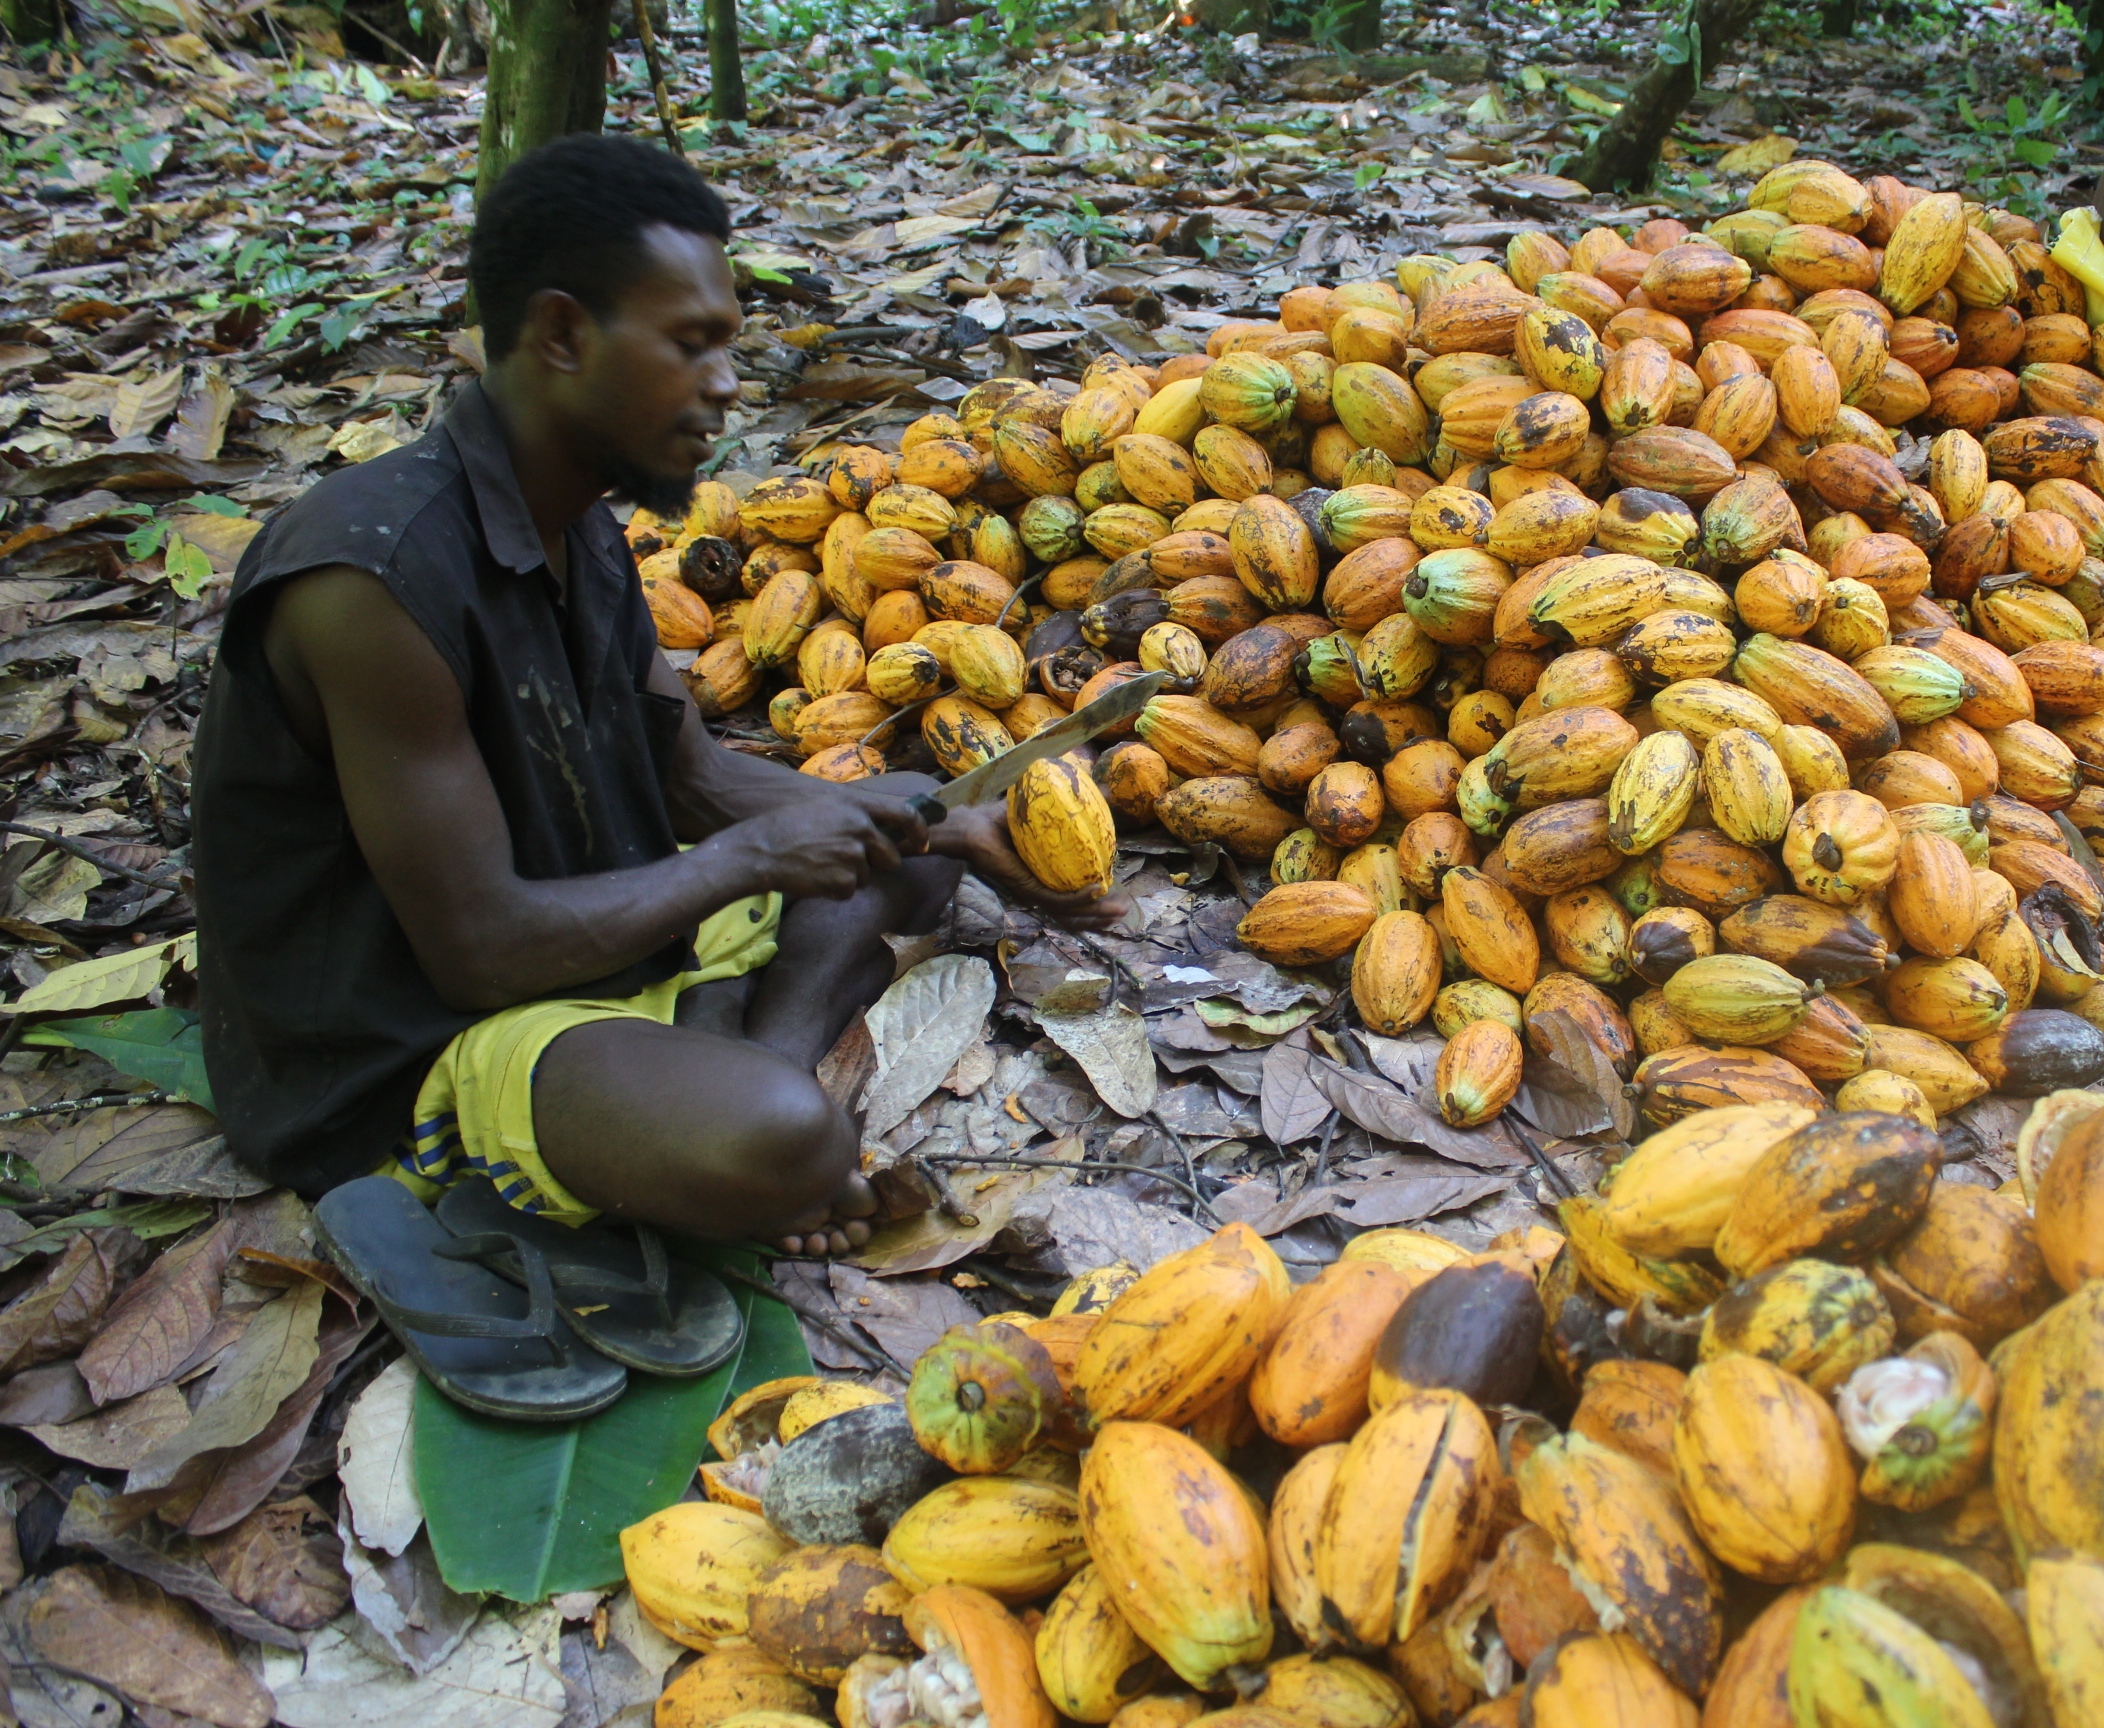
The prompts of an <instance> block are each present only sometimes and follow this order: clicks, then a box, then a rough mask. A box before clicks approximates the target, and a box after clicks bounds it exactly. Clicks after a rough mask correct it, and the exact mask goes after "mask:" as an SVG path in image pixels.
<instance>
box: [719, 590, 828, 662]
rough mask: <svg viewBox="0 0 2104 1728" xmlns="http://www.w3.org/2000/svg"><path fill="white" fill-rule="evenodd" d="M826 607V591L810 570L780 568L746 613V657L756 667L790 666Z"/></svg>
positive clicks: (743, 640)
mask: <svg viewBox="0 0 2104 1728" xmlns="http://www.w3.org/2000/svg"><path fill="white" fill-rule="evenodd" d="M824 609H825V590H824V589H823V588H822V587H821V586H820V585H819V581H818V578H817V577H816V576H815V575H813V574H812V573H811V572H810V571H808V570H778V571H776V572H775V573H774V575H772V576H770V577H768V579H767V585H766V586H765V587H764V588H762V589H761V590H760V592H759V593H758V594H756V595H755V596H754V597H753V603H752V610H751V611H750V612H748V613H747V614H746V616H745V630H744V634H743V635H742V636H741V637H740V638H739V640H740V641H741V642H742V644H743V645H744V649H745V657H746V658H747V659H748V660H750V661H751V662H752V663H753V664H754V665H755V666H761V667H767V666H786V665H788V664H789V663H790V662H791V661H793V660H794V659H795V658H796V653H797V650H798V649H799V648H801V647H802V646H803V641H804V637H805V636H806V635H807V634H808V633H809V632H810V629H811V626H812V625H814V624H816V623H817V622H818V615H819V613H820V612H821V611H823V610H824Z"/></svg>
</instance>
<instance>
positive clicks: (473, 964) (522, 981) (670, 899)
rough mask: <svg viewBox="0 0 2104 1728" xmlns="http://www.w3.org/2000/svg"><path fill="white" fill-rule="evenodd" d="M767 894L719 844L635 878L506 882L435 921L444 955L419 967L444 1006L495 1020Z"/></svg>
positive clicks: (749, 860) (753, 864) (746, 863)
mask: <svg viewBox="0 0 2104 1728" xmlns="http://www.w3.org/2000/svg"><path fill="white" fill-rule="evenodd" d="M767 888H768V883H767V881H766V870H765V868H764V865H763V864H762V863H761V862H760V861H759V860H758V859H757V858H756V857H755V856H754V855H753V854H752V853H751V852H750V851H749V850H748V849H747V848H744V847H741V846H738V845H736V844H735V843H734V842H732V841H731V840H730V839H728V838H727V837H726V836H725V835H723V834H718V835H716V836H714V837H713V838H711V839H708V840H704V841H702V842H700V843H699V844H697V845H695V846H693V847H691V848H690V849H689V850H687V851H685V852H682V853H679V854H678V855H676V856H674V857H671V858H661V859H659V860H658V861H657V862H656V863H654V864H643V865H639V866H637V867H636V868H635V869H632V870H612V871H608V872H605V873H604V874H602V875H597V876H569V877H561V878H557V879H554V880H550V881H532V880H527V879H524V878H513V879H512V880H511V881H510V882H508V883H507V884H505V886H504V888H503V889H502V890H500V891H498V892H497V893H495V894H492V895H489V896H487V897H486V898H485V899H484V900H483V901H482V903H480V904H478V905H475V906H473V907H462V908H460V909H459V910H458V913H457V915H456V916H455V917H453V918H450V919H446V920H442V921H440V925H441V927H442V928H444V929H445V930H446V931H447V932H448V939H447V941H446V944H445V947H446V951H445V952H443V953H430V954H427V953H424V952H423V951H422V949H421V948H419V951H418V955H417V957H418V959H419V960H420V961H421V962H422V963H423V966H424V970H425V971H426V972H427V973H428V974H429V975H430V976H431V977H432V979H433V980H434V981H435V982H436V983H437V984H438V986H439V991H440V994H441V995H442V996H444V998H445V999H446V1001H447V1003H448V1005H450V1006H452V1007H455V1008H461V1009H470V1010H476V1011H494V1010H495V1009H499V1008H507V1007H510V1006H511V1005H513V1004H514V1003H518V1002H527V1001H531V1000H532V999H533V998H535V997H537V996H545V995H548V994H549V993H550V992H552V991H557V990H562V989H565V988H570V987H575V986H581V985H586V984H591V983H594V982H596V981H597V980H599V979H601V978H605V977H609V976H611V975H612V974H614V973H616V972H620V971H622V970H624V969H625V968H627V967H629V966H632V965H634V964H635V963H636V962H637V961H639V960H643V959H647V958H648V957H649V956H650V955H652V954H654V953H656V952H657V951H658V950H659V949H660V948H662V947H663V946H664V945H665V944H666V943H667V942H670V941H674V940H676V939H680V938H684V937H688V936H691V935H692V933H693V930H694V927H695V925H697V924H698V923H700V922H701V920H702V919H704V918H706V917H708V916H710V915H711V914H712V913H715V912H719V911H721V910H722V909H723V908H724V907H726V906H728V905H730V904H731V903H732V902H733V901H736V900H742V899H745V898H747V897H748V896H750V895H754V894H760V893H764V892H766V890H767Z"/></svg>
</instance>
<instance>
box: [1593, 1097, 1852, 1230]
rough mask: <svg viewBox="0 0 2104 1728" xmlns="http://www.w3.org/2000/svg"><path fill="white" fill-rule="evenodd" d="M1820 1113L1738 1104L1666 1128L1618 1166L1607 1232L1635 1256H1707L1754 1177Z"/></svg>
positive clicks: (1796, 1107)
mask: <svg viewBox="0 0 2104 1728" xmlns="http://www.w3.org/2000/svg"><path fill="white" fill-rule="evenodd" d="M1818 1114H1819V1112H1818V1111H1817V1110H1816V1109H1813V1108H1811V1107H1809V1106H1806V1105H1802V1104H1795V1103H1788V1102H1777V1103H1766V1104H1734V1105H1726V1106H1723V1107H1722V1108H1719V1109H1714V1110H1705V1111H1702V1112H1700V1113H1699V1114H1697V1115H1693V1116H1689V1117H1687V1118H1685V1119H1683V1120H1682V1121H1679V1122H1676V1123H1674V1124H1672V1125H1671V1126H1670V1127H1667V1128H1662V1129H1660V1130H1659V1131H1658V1132H1657V1133H1656V1134H1653V1135H1651V1136H1650V1137H1649V1138H1648V1139H1645V1140H1643V1141H1640V1142H1639V1143H1638V1145H1637V1147H1636V1149H1635V1150H1634V1151H1633V1152H1631V1153H1630V1154H1629V1156H1628V1157H1627V1158H1625V1159H1624V1160H1623V1161H1622V1162H1621V1163H1620V1164H1618V1165H1617V1166H1615V1169H1614V1172H1613V1181H1612V1183H1611V1184H1610V1185H1609V1186H1608V1187H1607V1188H1606V1190H1605V1194H1604V1198H1605V1201H1606V1207H1605V1211H1604V1212H1603V1214H1602V1216H1603V1217H1604V1218H1605V1220H1606V1223H1607V1227H1608V1229H1609V1230H1611V1231H1612V1232H1613V1233H1614V1235H1615V1238H1616V1239H1617V1240H1618V1241H1619V1242H1621V1243H1622V1244H1623V1246H1624V1247H1626V1248H1627V1249H1628V1250H1629V1251H1630V1252H1631V1253H1633V1254H1642V1255H1650V1256H1654V1257H1658V1258H1668V1259H1669V1258H1671V1257H1673V1256H1675V1255H1679V1254H1692V1253H1703V1252H1707V1250H1708V1249H1709V1246H1710V1244H1711V1243H1712V1242H1714V1241H1715V1240H1716V1236H1717V1232H1718V1230H1719V1229H1721V1228H1722V1227H1723V1224H1724V1220H1725V1218H1726V1216H1727V1215H1728V1214H1729V1213H1730V1211H1731V1206H1732V1202H1733V1201H1734V1200H1735V1199H1737V1197H1738V1194H1739V1190H1740V1188H1741V1187H1742V1186H1743V1185H1744V1183H1745V1181H1746V1177H1747V1174H1748V1172H1750V1171H1751V1170H1752V1169H1753V1167H1754V1166H1755V1165H1756V1164H1758V1163H1759V1162H1760V1160H1761V1159H1762V1158H1763V1157H1764V1156H1766V1154H1767V1152H1768V1149H1769V1148H1770V1147H1772V1146H1773V1145H1775V1143H1776V1142H1777V1141H1779V1140H1781V1139H1783V1138H1784V1137H1785V1136H1786V1135H1789V1134H1792V1133H1795V1132H1796V1131H1797V1130H1798V1129H1799V1128H1802V1127H1804V1126H1805V1125H1806V1124H1807V1123H1809V1122H1812V1121H1814V1120H1816V1119H1817V1117H1818Z"/></svg>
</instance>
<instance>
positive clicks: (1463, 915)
mask: <svg viewBox="0 0 2104 1728" xmlns="http://www.w3.org/2000/svg"><path fill="white" fill-rule="evenodd" d="M1439 896H1440V908H1441V911H1442V912H1443V914H1444V918H1445V924H1446V933H1447V936H1448V938H1449V939H1450V940H1451V941H1452V942H1453V944H1454V946H1455V949H1456V950H1457V952H1458V953H1459V954H1460V957H1461V961H1462V963H1463V964H1464V965H1465V966H1467V967H1468V968H1469V970H1470V971H1472V972H1474V973H1475V974H1476V975H1477V976H1478V977H1481V978H1487V979H1489V980H1490V982H1491V983H1493V984H1497V985H1501V986H1502V987H1504V988H1505V989H1507V990H1510V991H1512V992H1513V994H1514V995H1525V994H1526V992H1527V991H1528V990H1530V989H1532V988H1533V986H1534V980H1535V975H1536V973H1537V972H1538V970H1539V968H1540V965H1541V943H1540V940H1539V938H1537V937H1536V935H1535V933H1534V925H1533V922H1532V920H1530V919H1529V918H1528V917H1527V915H1526V913H1525V912H1524V911H1523V910H1522V909H1521V907H1520V903H1519V901H1518V900H1516V899H1515V898H1514V897H1513V895H1512V892H1511V891H1510V890H1509V889H1507V888H1504V887H1502V886H1501V885H1499V884H1498V883H1497V882H1495V881H1493V880H1492V879H1491V878H1490V877H1489V876H1487V875H1485V874H1484V872H1483V871H1482V870H1481V869H1478V868H1476V867H1474V866H1470V865H1457V866H1455V867H1453V868H1451V869H1449V870H1448V871H1447V872H1446V874H1445V876H1444V877H1443V878H1442V879H1441V881H1440V885H1439Z"/></svg>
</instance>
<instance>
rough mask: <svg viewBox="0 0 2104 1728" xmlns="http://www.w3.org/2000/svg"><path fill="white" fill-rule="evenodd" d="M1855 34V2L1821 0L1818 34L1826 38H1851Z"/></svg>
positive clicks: (1847, 0)
mask: <svg viewBox="0 0 2104 1728" xmlns="http://www.w3.org/2000/svg"><path fill="white" fill-rule="evenodd" d="M1855 33H1856V0H1822V4H1821V5H1820V8H1819V34H1820V35H1822V36H1827V37H1839V36H1853V35H1854V34H1855Z"/></svg>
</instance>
